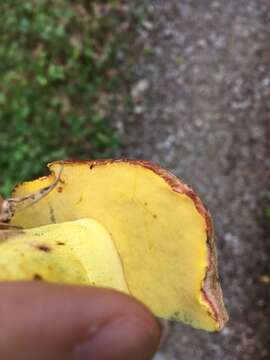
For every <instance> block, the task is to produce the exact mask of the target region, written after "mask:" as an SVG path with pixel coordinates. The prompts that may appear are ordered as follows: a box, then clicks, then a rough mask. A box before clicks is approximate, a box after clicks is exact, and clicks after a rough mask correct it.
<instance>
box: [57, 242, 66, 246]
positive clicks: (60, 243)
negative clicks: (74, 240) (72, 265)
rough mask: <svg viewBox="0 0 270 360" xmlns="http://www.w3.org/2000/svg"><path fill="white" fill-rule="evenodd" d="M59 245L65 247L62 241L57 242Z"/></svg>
mask: <svg viewBox="0 0 270 360" xmlns="http://www.w3.org/2000/svg"><path fill="white" fill-rule="evenodd" d="M57 245H65V243H63V242H62V241H57Z"/></svg>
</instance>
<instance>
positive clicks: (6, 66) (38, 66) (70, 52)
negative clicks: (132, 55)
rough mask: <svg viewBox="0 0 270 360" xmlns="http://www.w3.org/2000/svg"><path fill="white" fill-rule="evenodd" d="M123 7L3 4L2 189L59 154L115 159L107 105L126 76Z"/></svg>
mask: <svg viewBox="0 0 270 360" xmlns="http://www.w3.org/2000/svg"><path fill="white" fill-rule="evenodd" d="M121 6H122V1H120V0H118V1H89V0H87V1H82V0H79V1H78V0H77V1H71V0H70V1H67V0H55V1H50V0H31V1H21V0H3V1H1V3H0V34H1V37H0V80H1V81H0V153H1V156H0V193H2V194H4V195H7V194H8V193H9V192H10V190H11V188H12V187H13V186H14V184H16V183H17V182H20V181H22V180H27V179H31V178H32V177H33V176H36V175H40V174H42V173H44V168H45V164H46V163H47V162H50V161H52V160H54V159H66V158H80V159H83V158H96V157H110V156H113V154H114V151H115V149H116V148H117V146H118V140H117V138H116V136H115V134H114V132H113V130H112V127H111V125H110V123H109V115H108V114H106V112H105V108H106V107H104V103H106V101H107V99H108V98H109V96H110V94H112V93H113V92H116V91H117V87H118V86H119V81H121V80H120V79H119V75H118V71H117V62H118V59H117V54H118V52H119V51H120V50H122V48H123V47H125V45H126V44H125V39H124V37H123V33H124V32H123V31H122V30H121V25H122V24H123V23H124V22H126V21H127V19H126V18H125V16H124V15H123V12H122V11H121ZM120 78H121V77H120Z"/></svg>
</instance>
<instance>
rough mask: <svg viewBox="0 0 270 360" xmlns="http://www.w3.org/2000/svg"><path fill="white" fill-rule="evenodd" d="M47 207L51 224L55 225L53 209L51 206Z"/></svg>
mask: <svg viewBox="0 0 270 360" xmlns="http://www.w3.org/2000/svg"><path fill="white" fill-rule="evenodd" d="M49 207H50V220H51V222H52V223H53V224H55V223H56V219H55V215H54V209H53V207H52V206H51V205H49Z"/></svg>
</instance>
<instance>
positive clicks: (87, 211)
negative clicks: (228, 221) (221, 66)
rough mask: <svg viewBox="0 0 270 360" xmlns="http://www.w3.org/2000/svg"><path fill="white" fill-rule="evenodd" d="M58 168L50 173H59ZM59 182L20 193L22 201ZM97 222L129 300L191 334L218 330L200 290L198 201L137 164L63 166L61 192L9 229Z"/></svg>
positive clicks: (203, 263)
mask: <svg viewBox="0 0 270 360" xmlns="http://www.w3.org/2000/svg"><path fill="white" fill-rule="evenodd" d="M60 166H61V164H60V163H53V164H51V165H50V170H51V171H52V172H53V173H58V172H59V170H60ZM53 179H54V176H52V175H51V176H48V177H43V178H41V179H38V180H35V181H32V182H26V183H23V184H22V185H20V186H18V187H17V188H16V190H15V193H14V196H22V195H25V194H28V193H31V192H33V191H36V190H38V189H40V188H42V187H44V186H46V185H48V184H50V183H51V182H52V181H53ZM81 218H93V219H95V220H96V221H98V222H99V223H101V224H102V225H103V226H104V227H105V228H106V229H107V231H108V232H109V234H110V236H111V238H112V239H113V242H114V244H115V247H116V249H117V251H118V253H119V255H120V258H121V262H122V265H123V271H124V276H125V279H126V282H127V287H128V289H129V291H130V293H131V294H132V295H133V296H135V297H136V298H137V299H139V300H141V301H142V302H143V303H145V304H146V305H147V306H149V308H150V309H151V310H152V311H153V312H154V313H155V314H156V315H157V316H160V317H163V318H167V319H174V320H181V321H184V322H186V323H189V324H191V325H193V326H194V327H198V328H203V329H206V330H210V331H211V330H217V329H219V324H218V321H217V319H216V318H215V314H214V313H213V309H212V308H211V306H210V304H209V302H207V301H206V299H205V298H204V296H203V292H202V288H203V283H204V279H205V276H206V272H207V266H208V247H207V224H206V220H205V218H204V217H203V216H202V215H201V213H200V212H199V211H198V209H197V208H196V206H195V204H194V201H193V200H192V199H191V198H190V197H189V196H187V195H186V194H184V193H179V192H176V191H173V190H172V187H171V186H170V184H169V183H168V182H167V181H165V180H164V178H162V177H161V176H159V175H158V174H156V173H155V172H154V171H152V170H151V169H148V168H146V167H144V166H141V165H139V164H135V163H133V164H132V163H128V162H122V163H121V162H115V163H114V162H112V163H110V162H108V163H101V164H95V163H91V162H90V163H87V162H85V163H76V162H75V163H64V168H63V173H62V176H61V181H60V183H59V185H58V187H57V188H56V189H55V190H53V191H52V192H51V193H50V194H49V195H48V196H46V197H45V198H44V199H42V200H41V201H40V202H39V203H37V204H35V205H34V206H32V207H30V208H28V209H26V210H24V211H23V212H18V213H17V214H16V215H15V217H14V219H13V221H12V223H13V224H16V225H21V226H23V227H26V228H33V227H37V226H41V225H47V224H51V223H61V222H65V221H71V220H76V219H81Z"/></svg>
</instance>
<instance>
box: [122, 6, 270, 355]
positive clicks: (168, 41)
mask: <svg viewBox="0 0 270 360" xmlns="http://www.w3.org/2000/svg"><path fill="white" fill-rule="evenodd" d="M143 3H145V6H146V7H147V10H146V11H145V17H144V21H143V26H142V29H141V30H140V33H139V36H138V39H137V42H136V43H134V46H133V49H134V50H133V52H134V56H135V57H136V62H137V64H136V68H135V73H136V76H135V81H134V83H133V84H132V96H133V99H134V101H135V102H136V106H135V108H134V111H133V113H131V112H126V113H121V111H120V112H119V114H118V115H119V118H120V120H119V121H118V123H117V125H118V129H119V132H120V133H121V135H122V137H123V139H124V142H125V146H124V155H125V156H129V157H135V158H144V159H149V160H152V161H155V162H157V163H159V164H161V165H162V166H164V167H166V168H168V169H170V170H172V171H173V172H174V173H175V174H176V175H179V176H181V177H182V178H183V179H185V180H186V181H187V182H188V183H189V184H191V185H192V187H193V188H194V189H196V190H197V191H198V193H199V194H200V195H201V196H202V198H203V199H204V201H205V203H206V204H207V206H208V208H209V209H210V211H211V213H212V214H213V217H214V221H215V227H216V234H217V240H218V244H217V245H218V250H219V264H220V273H221V278H222V285H223V289H224V295H225V302H226V305H227V308H228V311H229V313H230V321H229V323H228V326H227V327H226V328H225V329H224V330H223V331H222V333H220V334H208V333H205V332H203V331H198V330H194V329H191V328H189V327H188V326H185V325H179V324H173V325H172V327H171V328H172V329H171V335H170V337H169V340H168V342H167V344H166V346H165V347H164V349H162V352H161V354H160V355H159V357H158V359H167V360H174V359H180V360H181V359H185V360H208V359H218V360H219V359H222V360H234V359H237V360H242V359H243V360H251V359H252V360H253V359H254V358H255V359H256V360H261V359H270V349H269V345H268V344H267V341H268V340H269V339H267V337H268V336H269V333H270V326H269V321H270V311H269V301H270V296H269V293H270V291H269V290H270V285H269V284H266V281H264V280H265V279H266V277H265V278H264V277H263V278H262V276H264V275H269V274H270V269H269V253H270V247H269V245H270V242H269V240H270V239H269V226H268V224H267V220H266V216H265V215H264V213H265V208H266V206H267V203H268V204H270V196H269V186H267V184H269V178H270V158H269V150H270V140H269V138H270V3H269V1H268V0H265V1H263V0H226V1H225V0H220V1H210V0H200V1H195V0H181V1H179V0H164V1H144V2H143ZM121 119H122V120H121ZM122 155H123V153H122ZM267 187H268V189H267ZM269 223H270V221H269ZM267 231H268V234H267ZM267 266H268V269H267ZM266 280H267V279H266Z"/></svg>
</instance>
